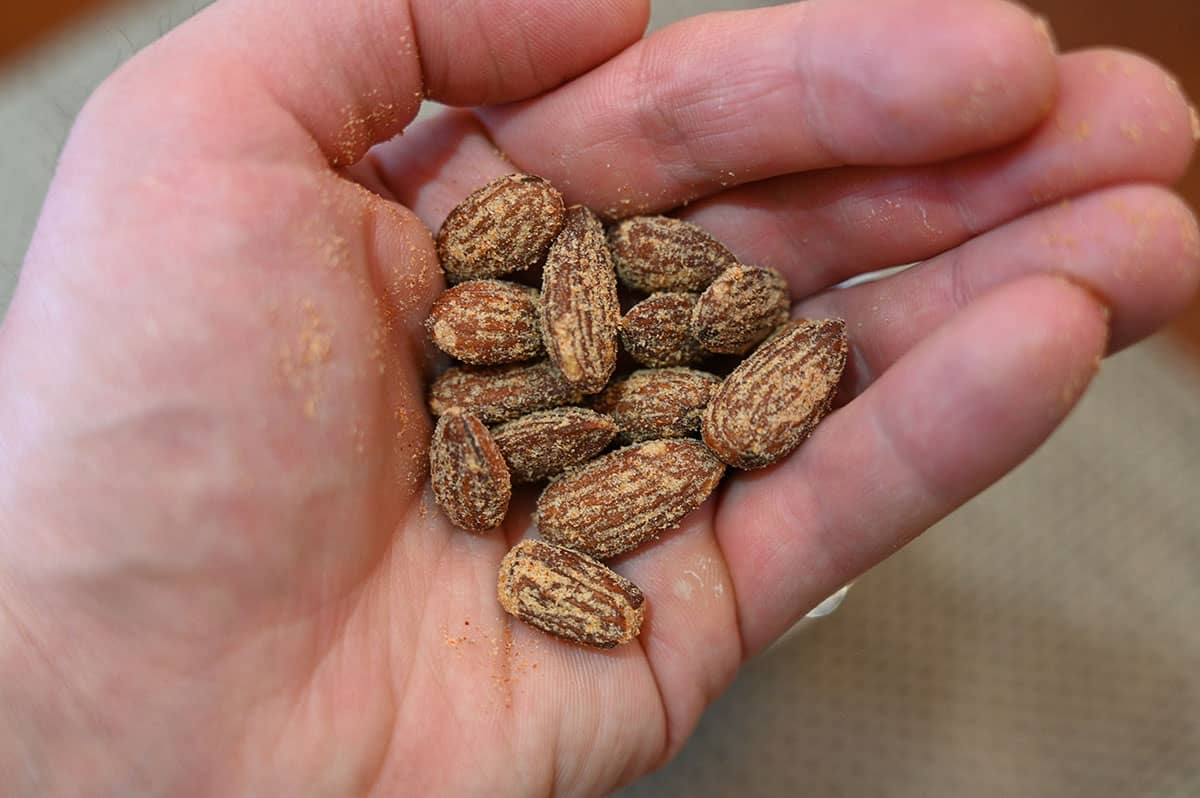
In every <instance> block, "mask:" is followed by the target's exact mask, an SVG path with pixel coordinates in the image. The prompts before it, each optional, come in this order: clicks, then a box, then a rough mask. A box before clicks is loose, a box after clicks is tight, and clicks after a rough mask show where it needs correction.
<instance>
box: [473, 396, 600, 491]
mask: <svg viewBox="0 0 1200 798" xmlns="http://www.w3.org/2000/svg"><path fill="white" fill-rule="evenodd" d="M616 434H617V425H616V423H614V422H613V420H612V419H610V418H609V417H608V416H605V415H601V414H600V413H597V412H595V411H593V410H588V409H587V408H585V407H559V408H555V409H554V410H542V411H540V412H537V413H530V414H529V415H527V416H521V417H520V418H518V419H515V420H513V421H509V422H507V423H505V424H501V425H500V426H498V427H494V428H493V429H492V437H493V438H494V439H495V441H496V445H497V446H499V447H500V451H501V452H502V453H503V454H504V459H505V461H506V462H507V463H508V470H509V472H510V473H511V474H512V478H513V481H514V482H537V481H538V480H542V479H548V478H549V477H553V476H555V475H557V474H561V473H562V472H563V471H565V470H567V469H568V468H571V467H572V466H577V465H579V464H580V463H582V462H585V461H587V460H590V459H592V458H593V457H595V456H596V455H598V454H600V452H602V451H604V448H605V447H606V446H608V444H609V443H611V442H612V439H613V438H614V437H616Z"/></svg>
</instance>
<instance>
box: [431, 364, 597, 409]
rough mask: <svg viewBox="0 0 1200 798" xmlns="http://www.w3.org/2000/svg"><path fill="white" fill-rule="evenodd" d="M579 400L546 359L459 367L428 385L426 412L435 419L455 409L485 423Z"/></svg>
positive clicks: (577, 395)
mask: <svg viewBox="0 0 1200 798" xmlns="http://www.w3.org/2000/svg"><path fill="white" fill-rule="evenodd" d="M582 398H583V397H582V395H580V393H579V392H578V391H577V390H575V389H574V388H573V387H571V385H570V384H569V383H568V382H567V381H566V380H565V379H563V376H562V373H561V372H559V370H558V368H557V367H556V366H555V365H554V364H553V363H551V362H550V361H548V360H540V361H538V362H537V363H531V364H524V363H520V364H516V365H508V366H459V367H456V368H452V369H449V370H448V371H446V372H445V373H444V374H442V375H441V376H440V377H438V378H437V379H436V380H434V381H433V384H432V385H430V386H429V409H430V411H431V412H432V413H433V414H434V415H435V416H440V415H442V414H443V413H446V412H447V411H449V410H451V409H453V408H459V409H461V410H465V411H468V412H471V413H474V414H475V415H477V416H478V417H479V419H480V421H482V422H483V423H485V424H498V423H500V422H501V421H510V420H512V419H514V418H519V417H520V416H523V415H525V414H526V413H532V412H534V411H535V410H548V409H549V408H552V407H559V406H561V405H569V404H574V403H575V402H578V401H579V400H580V399H582Z"/></svg>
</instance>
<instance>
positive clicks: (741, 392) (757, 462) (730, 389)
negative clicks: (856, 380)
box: [701, 319, 848, 468]
mask: <svg viewBox="0 0 1200 798" xmlns="http://www.w3.org/2000/svg"><path fill="white" fill-rule="evenodd" d="M847 348H848V344H847V341H846V325H845V323H844V322H843V321H842V320H841V319H825V320H820V321H810V320H800V321H794V322H791V323H790V324H788V325H787V326H786V327H784V328H783V330H782V331H781V332H779V333H778V334H776V335H775V336H774V337H772V338H771V339H770V340H769V341H767V342H766V343H764V344H763V345H762V346H760V347H759V348H758V349H756V350H755V351H754V353H753V354H751V355H750V357H748V358H746V359H745V360H743V361H742V363H741V364H740V365H739V366H738V367H737V368H736V369H734V370H733V372H732V373H731V374H730V375H729V376H728V377H726V378H725V381H724V382H722V383H721V387H720V388H718V389H717V393H716V395H715V396H714V397H713V399H712V401H711V402H709V404H708V408H707V409H706V410H705V411H704V418H703V421H702V423H701V433H702V435H703V438H704V442H705V443H707V444H708V445H709V447H711V448H712V450H713V451H714V452H716V453H717V455H718V456H719V457H720V458H721V459H722V460H724V461H725V462H726V463H728V464H729V465H731V466H736V467H737V468H762V467H763V466H766V465H770V464H771V463H773V462H775V461H776V460H778V459H779V458H781V457H783V456H784V455H786V454H787V453H788V452H790V451H792V450H793V449H795V448H796V447H797V446H799V445H800V444H801V443H802V442H803V441H804V439H805V438H807V437H808V436H809V435H810V434H811V433H812V431H813V428H814V427H816V425H817V422H819V421H820V420H821V419H822V418H823V417H824V416H825V414H826V413H827V412H829V405H830V402H832V401H833V396H834V394H835V393H836V392H837V386H838V381H839V380H841V377H842V371H843V369H844V368H845V366H846V352H847Z"/></svg>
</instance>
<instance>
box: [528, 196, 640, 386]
mask: <svg viewBox="0 0 1200 798" xmlns="http://www.w3.org/2000/svg"><path fill="white" fill-rule="evenodd" d="M541 312H542V336H543V339H544V341H545V344H546V352H547V353H548V354H549V355H550V359H551V360H553V361H554V363H555V364H556V365H557V366H558V368H559V370H560V371H562V373H563V376H564V377H566V378H567V381H568V382H569V383H571V384H572V385H574V386H575V387H576V388H578V389H579V390H580V391H581V392H583V393H595V392H596V391H599V390H600V389H601V388H603V387H604V385H605V383H607V382H608V378H609V377H611V376H612V373H613V369H614V368H615V367H616V365H617V327H618V325H619V324H620V321H621V307H620V304H619V303H618V301H617V275H616V272H614V271H613V264H612V255H611V254H610V253H609V251H608V246H607V244H606V243H605V240H604V226H603V225H602V224H601V223H600V219H599V218H597V216H596V214H594V213H592V212H591V211H589V210H588V209H587V208H585V207H583V206H582V205H574V206H572V207H570V208H568V209H567V216H566V220H565V222H564V223H563V228H562V231H561V232H560V233H559V234H558V237H557V238H556V239H554V243H553V244H551V245H550V253H549V254H548V255H547V256H546V263H545V265H544V266H543V268H542V309H541Z"/></svg>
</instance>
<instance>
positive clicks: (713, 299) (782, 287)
mask: <svg viewBox="0 0 1200 798" xmlns="http://www.w3.org/2000/svg"><path fill="white" fill-rule="evenodd" d="M791 306H792V299H791V296H790V295H789V294H788V286H787V280H785V279H783V275H782V274H780V273H779V272H777V271H775V270H774V269H770V268H765V267H762V266H742V265H738V266H734V267H732V268H730V269H726V270H725V271H723V272H721V276H720V277H718V278H717V279H716V280H714V281H713V283H712V285H710V286H709V287H708V288H707V289H706V290H705V291H704V293H703V294H701V295H700V300H699V301H698V302H697V303H696V307H695V308H694V309H693V310H692V335H694V336H695V337H696V340H697V341H699V342H700V346H702V347H704V348H705V349H707V350H708V351H709V352H720V353H722V354H730V355H740V354H743V353H745V352H749V351H750V350H751V349H753V348H754V347H755V346H756V345H757V344H758V343H760V342H761V341H762V340H763V339H764V338H766V337H767V336H768V335H770V334H771V332H772V331H773V330H775V329H777V328H778V327H779V325H781V324H783V323H784V322H786V321H787V320H788V313H789V312H790V310H791Z"/></svg>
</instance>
